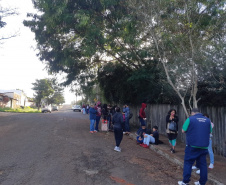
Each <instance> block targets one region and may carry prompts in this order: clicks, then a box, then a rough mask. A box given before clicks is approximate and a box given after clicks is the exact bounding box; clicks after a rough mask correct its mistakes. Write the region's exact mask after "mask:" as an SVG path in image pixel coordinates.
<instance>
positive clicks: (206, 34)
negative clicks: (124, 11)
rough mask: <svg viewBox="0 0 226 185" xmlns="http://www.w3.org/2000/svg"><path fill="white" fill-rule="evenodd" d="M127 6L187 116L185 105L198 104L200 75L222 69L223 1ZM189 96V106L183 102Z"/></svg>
mask: <svg viewBox="0 0 226 185" xmlns="http://www.w3.org/2000/svg"><path fill="white" fill-rule="evenodd" d="M129 2H130V4H129V6H130V8H131V9H133V12H134V13H135V14H136V15H137V18H138V19H139V20H140V21H142V23H143V27H142V28H141V29H140V32H141V35H142V37H143V38H146V39H145V40H144V42H146V43H147V42H148V43H150V45H149V46H148V47H147V50H149V52H150V53H152V54H155V56H153V57H154V58H156V60H159V61H160V62H161V63H162V65H163V68H164V71H165V74H166V77H167V80H168V82H169V84H170V85H171V86H172V87H173V89H174V90H175V92H176V93H177V95H178V96H179V97H180V99H181V103H182V105H183V107H184V110H185V112H186V114H187V116H188V113H187V110H186V109H187V107H186V104H187V105H188V104H190V107H197V105H198V101H199V100H200V97H197V92H198V82H199V81H200V79H202V78H203V76H204V75H203V74H204V73H206V72H207V71H210V69H211V66H215V65H218V66H219V65H221V66H222V58H223V56H224V54H225V18H226V13H225V5H226V4H225V1H215V0H214V1H213V0H209V1H202V0H178V1H174V0H167V1H158V0H157V1H155V0H150V1H146V0H129ZM219 48H220V49H219ZM221 49H222V50H224V51H221ZM153 50H154V52H153ZM213 50H215V51H216V52H221V53H222V54H221V55H220V58H216V57H214V55H213V53H211V52H213ZM215 56H216V55H215ZM210 58H211V59H210ZM213 59H214V60H213ZM188 94H189V95H190V98H189V102H185V100H186V97H187V95H188ZM190 100H192V101H190Z"/></svg>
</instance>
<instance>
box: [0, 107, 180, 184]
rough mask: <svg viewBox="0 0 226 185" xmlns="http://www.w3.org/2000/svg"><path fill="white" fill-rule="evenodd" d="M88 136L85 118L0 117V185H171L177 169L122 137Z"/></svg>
mask: <svg viewBox="0 0 226 185" xmlns="http://www.w3.org/2000/svg"><path fill="white" fill-rule="evenodd" d="M121 147H122V152H121V153H117V152H115V151H113V148H114V137H113V133H105V132H102V133H95V134H90V133H89V120H88V115H82V114H81V113H80V112H72V110H70V107H63V108H62V109H61V110H59V111H58V112H53V113H51V114H17V113H0V184H1V185H83V184H84V185H92V184H97V185H102V184H103V185H108V184H110V185H111V184H122V185H133V184H135V185H144V184H151V185H152V184H153V185H155V184H156V185H158V184H164V185H165V184H177V181H178V180H181V178H182V169H181V168H180V167H178V166H176V165H174V164H172V163H170V162H168V161H166V160H165V159H164V158H162V157H161V156H158V155H157V154H156V153H155V152H153V151H151V150H149V149H145V148H141V147H140V146H139V145H136V144H135V141H133V140H131V139H130V138H129V137H127V136H125V137H124V138H123V141H122V145H121Z"/></svg>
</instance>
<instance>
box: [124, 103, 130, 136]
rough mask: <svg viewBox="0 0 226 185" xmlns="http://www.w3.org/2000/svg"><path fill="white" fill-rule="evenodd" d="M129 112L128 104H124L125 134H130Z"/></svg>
mask: <svg viewBox="0 0 226 185" xmlns="http://www.w3.org/2000/svg"><path fill="white" fill-rule="evenodd" d="M129 114H130V108H129V106H128V104H125V131H126V133H125V134H127V135H129V134H130V126H129Z"/></svg>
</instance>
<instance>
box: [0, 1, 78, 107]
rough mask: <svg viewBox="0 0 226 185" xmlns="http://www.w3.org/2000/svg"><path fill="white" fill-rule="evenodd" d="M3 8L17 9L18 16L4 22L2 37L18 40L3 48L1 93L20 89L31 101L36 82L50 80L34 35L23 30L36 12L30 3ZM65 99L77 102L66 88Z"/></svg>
mask: <svg viewBox="0 0 226 185" xmlns="http://www.w3.org/2000/svg"><path fill="white" fill-rule="evenodd" d="M0 4H1V6H2V7H5V8H7V7H8V8H16V9H17V12H18V13H19V15H14V16H10V17H6V18H5V19H3V21H5V22H6V23H7V25H6V27H5V28H1V29H0V37H2V36H8V35H12V34H14V33H15V32H19V34H18V36H17V37H14V38H10V39H7V40H4V43H2V44H0V89H2V90H12V89H21V90H23V91H24V92H25V94H26V95H27V96H28V97H33V94H34V91H33V90H32V89H31V88H32V87H33V85H32V83H34V82H35V80H36V79H43V78H51V76H49V75H48V73H47V71H46V70H45V65H44V64H43V63H42V62H41V61H40V60H39V58H38V57H37V56H36V54H37V52H38V51H37V50H35V48H36V41H35V39H34V38H35V35H34V33H33V32H31V31H30V29H29V28H27V27H25V26H23V20H25V19H27V17H26V15H27V13H32V12H33V13H34V12H35V9H34V8H33V4H32V1H31V0H0ZM64 97H65V101H66V103H67V104H70V103H71V101H73V100H75V99H76V97H75V95H74V94H72V93H71V92H70V90H69V88H65V90H64Z"/></svg>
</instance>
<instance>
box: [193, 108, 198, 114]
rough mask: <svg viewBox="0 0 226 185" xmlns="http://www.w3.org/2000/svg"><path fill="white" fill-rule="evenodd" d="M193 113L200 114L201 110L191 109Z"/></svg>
mask: <svg viewBox="0 0 226 185" xmlns="http://www.w3.org/2000/svg"><path fill="white" fill-rule="evenodd" d="M191 112H194V113H197V112H199V109H198V108H193V109H191Z"/></svg>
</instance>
